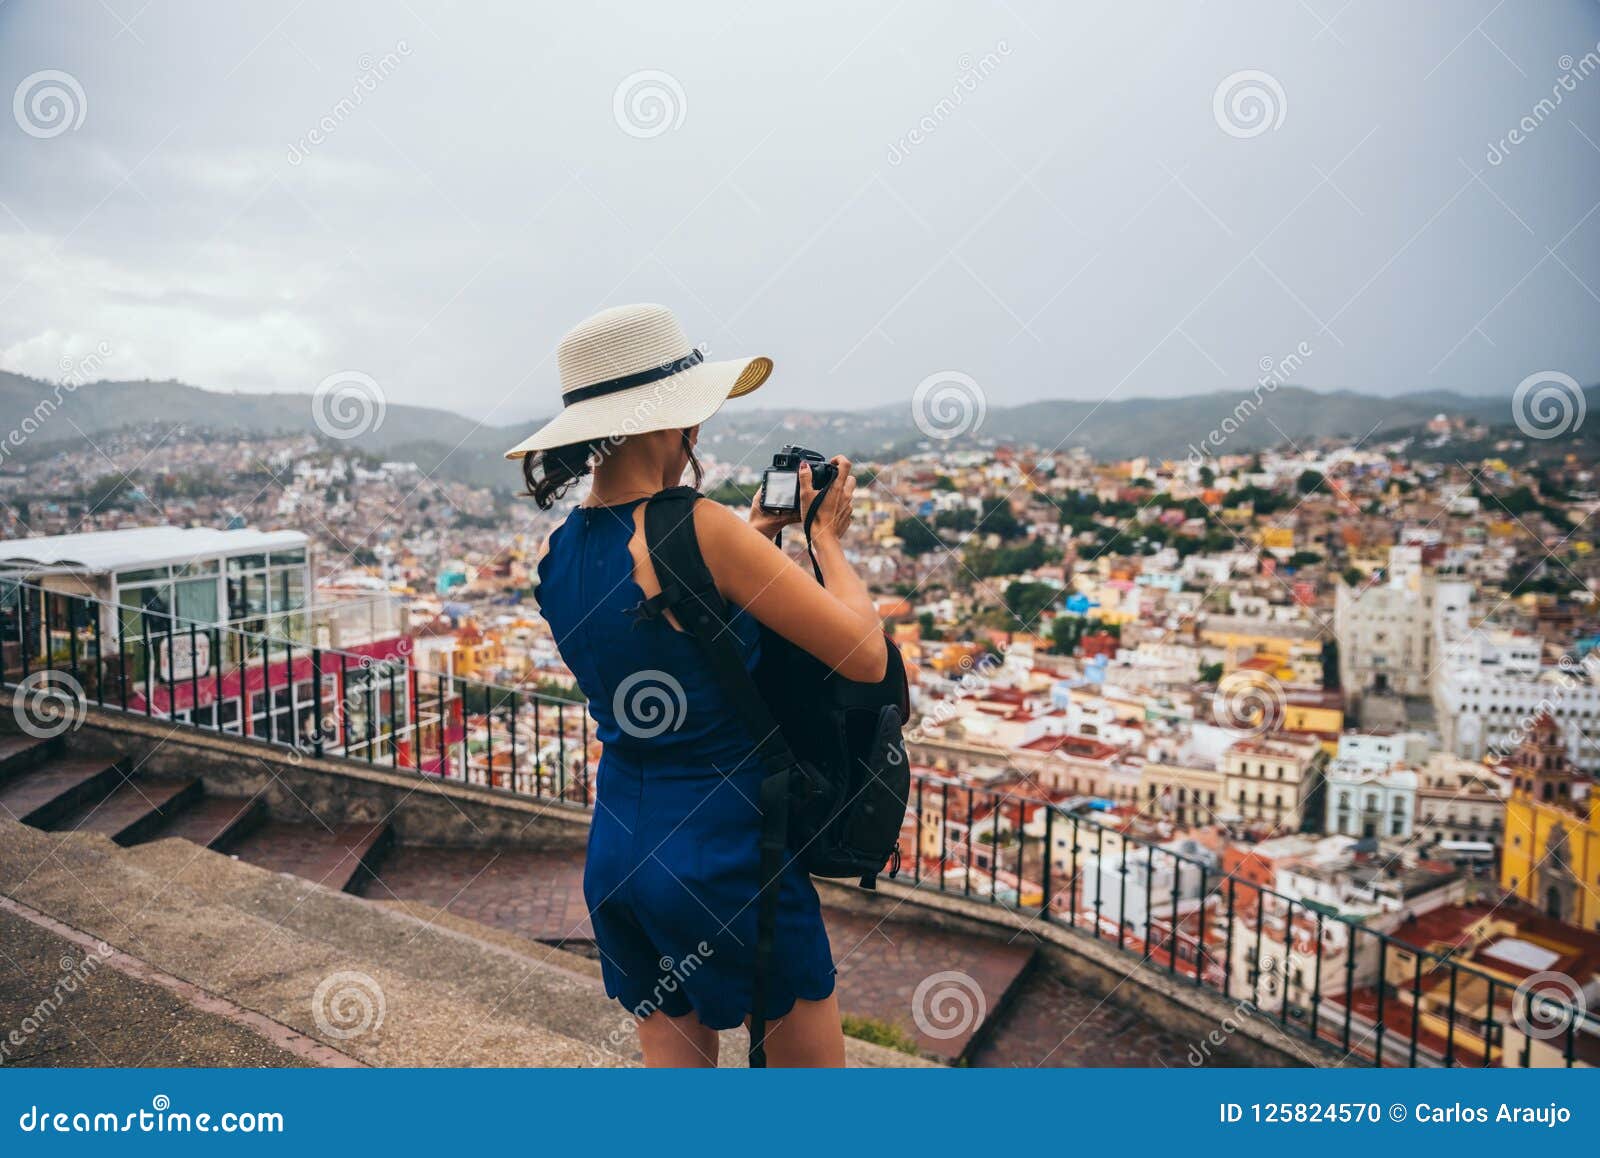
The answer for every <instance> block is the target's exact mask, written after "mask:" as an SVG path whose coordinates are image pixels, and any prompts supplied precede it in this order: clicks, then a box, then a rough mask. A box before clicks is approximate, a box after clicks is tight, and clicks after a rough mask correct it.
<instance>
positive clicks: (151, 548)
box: [0, 527, 309, 574]
mask: <svg viewBox="0 0 1600 1158" xmlns="http://www.w3.org/2000/svg"><path fill="white" fill-rule="evenodd" d="M308 542H309V539H308V538H307V537H306V535H305V534H304V533H303V532H301V531H256V530H248V529H244V530H237V531H222V530H217V529H216V528H214V527H130V528H128V529H126V530H119V531H90V532H87V533H84V534H78V535H46V536H43V537H41V538H35V539H13V540H12V541H11V542H9V543H7V544H6V545H5V547H4V548H3V550H4V552H5V553H4V555H0V568H8V569H26V570H29V571H72V572H88V573H89V574H103V573H105V572H108V571H119V570H123V569H126V568H133V567H159V566H164V565H169V564H173V563H188V562H190V561H192V560H194V559H197V558H216V557H219V556H227V555H243V554H250V553H254V552H259V551H291V550H296V549H304V548H305V546H306V544H307V543H308Z"/></svg>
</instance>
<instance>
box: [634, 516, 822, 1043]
mask: <svg viewBox="0 0 1600 1158" xmlns="http://www.w3.org/2000/svg"><path fill="white" fill-rule="evenodd" d="M699 498H700V494H699V492H697V491H695V490H694V489H693V488H692V487H673V488H671V489H669V490H665V491H662V492H661V493H659V494H657V495H655V496H654V497H653V498H651V499H650V500H649V501H648V502H647V503H646V504H645V509H644V537H645V547H646V549H647V550H648V551H649V552H650V561H651V563H652V564H653V565H654V566H655V569H656V579H657V581H658V582H659V583H660V585H661V594H660V595H657V596H654V597H652V598H651V599H647V600H645V601H644V603H642V604H641V605H640V613H641V614H644V615H651V614H656V615H659V614H661V612H663V611H667V610H670V611H671V612H672V613H673V615H674V616H676V617H677V620H678V622H679V623H681V624H682V625H683V628H684V630H685V631H687V632H688V633H689V634H690V635H692V636H694V638H695V640H696V642H697V643H699V645H700V649H701V651H702V652H704V653H705V656H706V660H707V662H708V663H709V664H710V665H711V671H712V674H713V675H714V676H715V677H716V680H717V684H718V686H719V687H720V688H721V689H722V692H723V694H724V695H726V696H727V697H728V700H729V702H730V703H731V704H732V705H733V708H734V710H735V711H736V712H738V714H739V717H740V718H741V719H742V720H743V721H744V725H745V728H746V730H747V731H748V732H749V733H750V737H751V739H752V740H754V741H755V751H756V754H757V755H758V756H760V757H761V760H762V762H763V763H765V764H766V766H767V770H768V774H767V776H766V777H764V778H763V779H762V781H761V791H760V806H761V890H760V892H759V894H758V905H757V909H756V946H755V958H756V960H755V977H754V979H753V985H752V996H751V1005H752V1008H751V1011H750V1057H749V1061H750V1067H751V1068H752V1069H761V1068H763V1067H765V1066H766V1064H767V1052H766V1037H767V1021H766V1013H765V1011H766V1004H767V982H768V978H769V976H770V974H771V969H772V953H773V949H774V947H775V942H776V940H777V928H778V894H779V887H778V886H779V880H780V879H781V877H782V875H783V869H784V866H785V864H786V863H787V853H788V844H789V800H790V795H791V793H792V791H793V788H794V784H795V778H794V776H793V771H794V768H795V758H794V753H793V752H792V751H790V749H789V744H788V742H787V741H786V740H785V739H784V738H783V733H782V731H780V730H779V728H778V722H777V721H776V720H775V719H773V717H772V712H771V710H770V709H769V708H768V707H767V704H766V701H765V700H763V699H762V698H761V692H760V690H759V689H758V688H757V687H756V682H755V680H754V678H752V677H751V675H750V669H749V668H748V667H746V666H745V661H744V655H743V652H742V651H741V649H740V647H739V644H738V636H737V635H736V634H735V633H734V631H733V629H732V627H731V626H729V622H728V621H729V618H730V615H729V612H728V605H727V602H726V600H724V599H723V598H722V595H721V593H720V592H718V591H717V585H716V582H715V581H714V580H713V579H712V577H711V569H710V568H709V567H707V566H706V561H705V557H704V556H703V555H702V554H701V553H700V541H699V540H698V539H697V538H696V537H695V530H694V504H695V502H696V501H698V500H699Z"/></svg>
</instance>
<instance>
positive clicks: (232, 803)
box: [151, 796, 267, 852]
mask: <svg viewBox="0 0 1600 1158" xmlns="http://www.w3.org/2000/svg"><path fill="white" fill-rule="evenodd" d="M266 819H267V806H266V804H265V803H264V802H263V801H261V800H260V799H259V798H250V799H242V798H240V797H237V796H202V797H201V798H200V799H199V800H196V801H194V802H193V803H192V804H190V805H189V807H187V808H185V809H184V810H183V811H182V812H179V813H178V814H177V815H175V816H172V817H170V818H169V819H168V820H167V823H166V824H165V825H164V826H163V827H162V828H161V829H159V830H158V831H156V832H154V833H152V834H151V836H152V839H154V838H166V837H181V838H182V839H184V840H188V841H193V842H194V843H195V844H198V845H200V847H202V848H209V849H211V850H213V851H214V852H227V851H229V850H230V848H231V847H232V845H233V844H235V843H236V842H237V841H239V840H241V839H243V838H244V837H245V836H247V835H248V834H250V833H251V832H253V831H255V830H256V829H257V828H259V827H260V826H261V825H262V824H263V823H265V822H266Z"/></svg>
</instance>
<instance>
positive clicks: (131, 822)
mask: <svg viewBox="0 0 1600 1158" xmlns="http://www.w3.org/2000/svg"><path fill="white" fill-rule="evenodd" d="M202 794H203V789H202V788H201V787H200V781H198V780H171V779H162V778H159V777H143V776H141V777H134V778H126V777H125V778H124V779H123V780H122V782H121V783H120V784H118V785H117V786H116V787H115V788H113V789H112V790H111V792H110V793H109V794H108V795H106V796H104V797H102V798H101V799H99V800H96V801H93V802H91V803H86V804H83V805H81V806H79V808H78V810H77V811H76V812H73V813H70V814H69V815H67V816H65V817H63V818H61V819H60V820H57V821H55V822H53V823H51V824H50V825H49V828H50V829H52V830H53V831H56V832H98V833H100V834H101V835H102V836H109V837H110V838H111V839H112V840H114V841H116V842H117V843H118V844H124V845H126V844H137V843H138V842H139V841H141V840H145V839H148V838H149V837H150V836H151V835H152V834H153V833H155V832H156V831H157V830H158V829H160V828H161V827H162V826H163V825H165V824H166V823H167V822H168V821H169V820H171V819H172V818H174V817H176V816H178V815H179V814H181V813H182V812H183V811H184V810H185V809H186V808H188V807H189V806H190V805H191V804H192V803H194V802H195V801H197V800H199V799H200V798H201V796H202Z"/></svg>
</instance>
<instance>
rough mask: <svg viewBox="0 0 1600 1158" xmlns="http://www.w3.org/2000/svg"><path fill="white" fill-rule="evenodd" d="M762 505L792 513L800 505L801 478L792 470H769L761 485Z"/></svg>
mask: <svg viewBox="0 0 1600 1158" xmlns="http://www.w3.org/2000/svg"><path fill="white" fill-rule="evenodd" d="M761 505H762V506H764V507H768V508H770V509H772V510H775V511H777V510H783V511H791V510H794V509H795V508H796V507H798V506H799V505H800V476H799V475H798V474H796V473H795V472H794V471H792V470H769V471H768V472H767V474H766V479H765V481H763V483H762V484H761Z"/></svg>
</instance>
